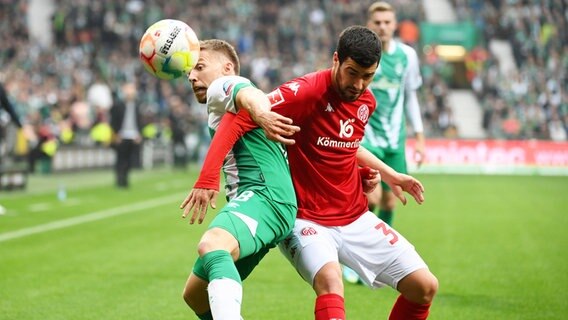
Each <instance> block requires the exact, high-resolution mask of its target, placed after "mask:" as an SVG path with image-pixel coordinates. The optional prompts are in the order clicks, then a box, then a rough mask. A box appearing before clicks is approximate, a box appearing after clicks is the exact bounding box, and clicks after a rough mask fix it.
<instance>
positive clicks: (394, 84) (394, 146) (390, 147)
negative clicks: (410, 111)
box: [363, 40, 422, 152]
mask: <svg viewBox="0 0 568 320" xmlns="http://www.w3.org/2000/svg"><path fill="white" fill-rule="evenodd" d="M421 85H422V77H421V76H420V69H419V64H418V57H417V55H416V51H414V49H412V48H411V47H410V46H408V45H406V44H404V43H401V42H398V41H395V40H392V41H391V43H390V46H389V51H388V52H383V55H382V57H381V62H380V64H379V67H378V69H377V71H376V73H375V76H374V78H373V81H372V82H371V84H370V85H369V88H370V89H371V91H372V92H373V94H374V95H375V99H376V100H377V109H376V110H375V112H373V114H372V115H371V117H370V119H369V123H368V124H367V126H366V127H365V137H364V140H363V144H364V146H365V147H367V148H381V149H383V150H386V151H391V152H394V151H399V150H403V149H404V145H405V139H406V117H405V112H404V109H405V101H406V99H405V95H406V92H407V91H411V90H412V91H413V90H416V89H418V88H419V87H420V86H421ZM418 112H419V111H418ZM419 116H420V115H419V114H418V118H419ZM419 119H420V118H419ZM420 125H421V123H420Z"/></svg>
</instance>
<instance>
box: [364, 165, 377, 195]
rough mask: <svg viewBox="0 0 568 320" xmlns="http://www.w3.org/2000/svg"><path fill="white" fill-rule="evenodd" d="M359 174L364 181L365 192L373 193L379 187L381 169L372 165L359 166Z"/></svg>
mask: <svg viewBox="0 0 568 320" xmlns="http://www.w3.org/2000/svg"><path fill="white" fill-rule="evenodd" d="M359 175H360V176H361V181H362V183H363V192H364V193H371V192H373V191H374V190H375V188H377V186H378V185H379V183H380V182H381V175H380V174H379V170H375V169H371V168H370V167H362V168H359Z"/></svg>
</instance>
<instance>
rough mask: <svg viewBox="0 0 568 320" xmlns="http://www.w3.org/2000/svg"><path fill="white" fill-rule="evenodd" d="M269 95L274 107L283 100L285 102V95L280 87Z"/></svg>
mask: <svg viewBox="0 0 568 320" xmlns="http://www.w3.org/2000/svg"><path fill="white" fill-rule="evenodd" d="M267 96H268V100H270V103H271V106H272V107H274V106H277V105H279V104H281V103H282V102H284V96H283V95H282V91H280V88H278V89H276V90H274V91H272V92H271V93H269V94H268V95H267Z"/></svg>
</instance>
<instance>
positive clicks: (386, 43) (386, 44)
mask: <svg viewBox="0 0 568 320" xmlns="http://www.w3.org/2000/svg"><path fill="white" fill-rule="evenodd" d="M391 43H392V39H391V40H389V41H384V42H383V52H389V48H390V45H391Z"/></svg>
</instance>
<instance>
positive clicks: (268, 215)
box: [209, 190, 297, 275]
mask: <svg viewBox="0 0 568 320" xmlns="http://www.w3.org/2000/svg"><path fill="white" fill-rule="evenodd" d="M296 211H297V209H296V207H295V206H292V205H288V204H280V203H276V202H274V201H270V200H269V199H268V198H267V197H266V196H265V195H264V194H263V193H262V190H260V191H259V190H254V191H244V192H242V193H241V194H240V195H239V196H238V197H236V198H234V199H232V200H231V201H230V202H229V203H228V204H227V205H226V206H225V207H223V209H222V210H221V211H220V212H219V214H218V215H217V216H216V217H215V218H214V219H213V221H212V222H211V224H210V226H209V228H222V229H224V230H226V231H228V232H229V233H231V234H232V235H233V236H234V237H235V239H237V241H238V243H239V253H240V254H239V257H238V259H237V260H241V259H244V258H246V257H249V256H255V257H254V258H251V259H250V261H255V260H257V262H256V263H252V265H256V264H258V261H260V259H262V257H264V255H265V254H266V252H267V250H265V249H266V248H268V249H269V248H273V247H275V246H276V244H277V243H278V242H279V241H281V240H283V239H284V238H285V237H286V236H287V235H288V234H289V233H290V231H291V229H292V226H293V224H294V220H295V216H296ZM251 271H252V269H251ZM245 273H246V274H247V275H248V273H250V271H248V272H245Z"/></svg>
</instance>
